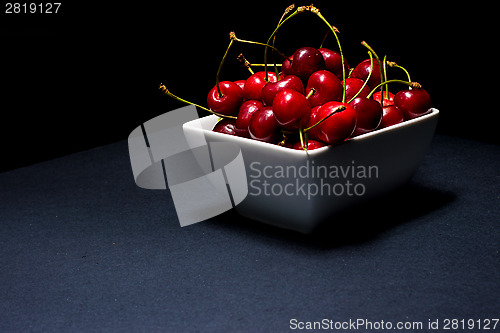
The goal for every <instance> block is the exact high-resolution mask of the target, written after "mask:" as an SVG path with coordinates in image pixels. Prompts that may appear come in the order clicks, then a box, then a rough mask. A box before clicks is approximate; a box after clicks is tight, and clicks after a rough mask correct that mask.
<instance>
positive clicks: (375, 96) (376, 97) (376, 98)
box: [372, 91, 394, 106]
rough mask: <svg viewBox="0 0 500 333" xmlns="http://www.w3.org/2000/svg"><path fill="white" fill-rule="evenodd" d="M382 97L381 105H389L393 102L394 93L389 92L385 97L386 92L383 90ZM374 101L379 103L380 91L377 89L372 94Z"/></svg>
mask: <svg viewBox="0 0 500 333" xmlns="http://www.w3.org/2000/svg"><path fill="white" fill-rule="evenodd" d="M383 96H384V99H383V100H382V103H383V106H386V105H387V106H389V105H393V104H394V94H393V93H391V92H389V98H387V93H386V92H385V91H384V95H383ZM372 98H373V100H374V101H377V102H379V103H380V91H377V92H376V93H374V94H373V95H372Z"/></svg>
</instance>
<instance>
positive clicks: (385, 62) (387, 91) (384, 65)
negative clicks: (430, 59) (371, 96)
mask: <svg viewBox="0 0 500 333" xmlns="http://www.w3.org/2000/svg"><path fill="white" fill-rule="evenodd" d="M382 66H383V68H384V71H383V72H382V74H383V75H384V77H383V80H384V81H387V55H385V56H384V61H383V62H382ZM408 81H410V80H408ZM380 95H382V96H383V95H384V94H383V93H382V94H380ZM385 97H386V98H387V99H389V86H388V85H385ZM383 102H384V98H383V97H380V104H382V103H383Z"/></svg>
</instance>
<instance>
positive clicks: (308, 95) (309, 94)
mask: <svg viewBox="0 0 500 333" xmlns="http://www.w3.org/2000/svg"><path fill="white" fill-rule="evenodd" d="M314 93H316V89H314V88H311V91H310V92H309V93H308V94H307V96H306V99H309V97H311V96H312V95H314Z"/></svg>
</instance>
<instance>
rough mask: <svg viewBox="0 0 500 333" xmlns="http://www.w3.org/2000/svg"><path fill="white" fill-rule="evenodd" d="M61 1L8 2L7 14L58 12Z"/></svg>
mask: <svg viewBox="0 0 500 333" xmlns="http://www.w3.org/2000/svg"><path fill="white" fill-rule="evenodd" d="M60 7H61V2H41V3H36V2H23V3H20V2H7V3H6V4H5V14H57V12H58V11H59V8H60Z"/></svg>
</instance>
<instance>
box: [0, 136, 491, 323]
mask: <svg viewBox="0 0 500 333" xmlns="http://www.w3.org/2000/svg"><path fill="white" fill-rule="evenodd" d="M499 207H500V147H498V146H494V145H488V144H483V143H478V142H473V141H466V140H461V139H457V138H453V137H447V136H440V135H436V136H435V138H434V141H433V143H432V145H431V147H430V150H429V152H428V154H427V156H426V158H425V160H424V161H423V164H422V165H421V167H420V168H419V170H418V171H417V173H416V174H415V176H414V178H413V180H412V181H411V182H410V183H409V184H408V185H407V186H406V187H405V188H403V189H402V190H400V191H398V192H396V193H394V194H393V195H391V196H388V197H384V198H381V199H380V200H377V201H375V202H372V203H370V204H367V205H364V206H363V207H360V208H358V209H356V210H353V211H350V212H347V213H346V214H344V215H343V216H339V217H336V218H335V221H334V222H335V223H332V224H331V225H324V226H322V227H321V228H320V229H319V230H318V231H317V232H316V233H314V234H312V235H301V234H297V233H294V232H290V231H285V230H281V229H277V228H273V227H270V226H266V225H263V224H260V223H257V222H253V221H250V220H246V219H243V218H241V217H239V216H238V215H237V214H236V213H234V212H228V213H226V214H224V215H222V216H218V217H216V218H214V219H212V220H210V221H206V222H203V223H199V224H195V225H192V226H189V227H185V228H181V227H180V226H179V224H178V221H177V217H176V214H175V211H174V208H173V204H172V201H171V197H170V193H169V191H168V190H167V191H153V190H143V189H140V188H138V187H136V185H135V183H134V181H133V177H132V172H131V168H130V165H129V159H128V150H127V143H126V142H119V143H116V144H111V145H107V146H103V147H101V148H98V149H94V150H90V151H86V152H82V153H77V154H73V155H69V156H66V157H63V158H59V159H56V160H52V161H49V162H45V163H41V164H37V165H33V166H30V167H27V168H22V169H17V170H14V171H10V172H6V173H2V174H0V228H1V229H0V267H1V273H0V295H1V296H0V331H1V332H31V331H33V332H53V331H56V332H57V331H61V332H86V331H105V332H138V331H139V332H141V331H142V332H205V331H206V332H235V331H237V332H259V331H262V332H283V331H288V330H293V329H294V328H296V329H295V331H298V330H299V328H301V327H303V326H304V327H308V326H307V325H309V324H310V325H314V322H320V323H321V324H322V325H324V326H323V328H327V327H326V326H327V324H328V325H330V324H331V325H332V326H331V328H335V325H342V324H344V323H348V324H349V321H351V323H352V322H354V321H358V322H359V323H360V324H361V323H362V322H361V321H360V320H363V321H364V323H365V325H369V323H370V322H371V325H372V326H371V327H370V326H361V327H357V328H358V331H382V330H381V329H380V330H376V328H377V327H379V328H381V327H382V326H380V325H386V324H387V323H391V325H393V327H396V325H397V323H398V322H401V323H403V324H406V325H409V324H408V323H413V322H415V323H418V322H421V323H422V330H419V331H428V326H429V321H431V322H432V323H436V320H438V322H437V324H438V325H439V328H440V329H443V328H444V326H445V324H446V321H447V320H451V319H458V320H462V319H464V320H465V325H466V324H467V320H468V319H473V320H475V323H476V324H475V325H476V326H475V328H477V327H478V325H479V324H478V323H481V324H484V323H485V322H486V319H492V318H499V316H500V312H499V310H500V297H499V296H500V254H499V250H500V209H499ZM382 321H383V324H382ZM316 325H318V324H317V323H316ZM377 325H378V326H377ZM459 325H462V324H459ZM466 326H467V325H466ZM344 327H345V326H344ZM407 327H409V326H407ZM449 327H450V328H452V326H451V321H450V323H449ZM349 328H350V329H351V330H350V331H354V329H353V326H350V327H349ZM417 328H418V327H417ZM490 328H493V322H491V325H490ZM393 331H396V330H393ZM402 331H411V330H402ZM414 331H417V330H414ZM452 331H453V330H452ZM455 331H468V330H461V329H458V330H455ZM490 331H492V330H490ZM496 331H500V323H499V324H498V325H496ZM434 332H435V331H434Z"/></svg>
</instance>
